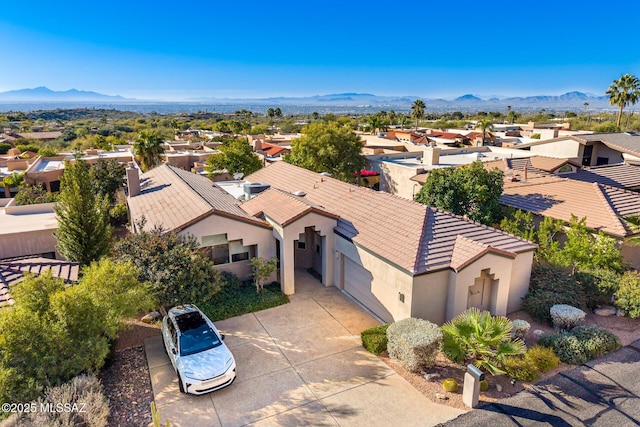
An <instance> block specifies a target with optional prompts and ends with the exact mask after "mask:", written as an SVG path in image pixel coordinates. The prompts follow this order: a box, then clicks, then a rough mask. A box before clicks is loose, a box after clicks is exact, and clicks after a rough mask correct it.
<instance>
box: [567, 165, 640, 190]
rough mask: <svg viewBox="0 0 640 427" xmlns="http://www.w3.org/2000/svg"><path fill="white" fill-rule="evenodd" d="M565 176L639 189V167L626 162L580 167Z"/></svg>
mask: <svg viewBox="0 0 640 427" xmlns="http://www.w3.org/2000/svg"><path fill="white" fill-rule="evenodd" d="M567 178H571V179H576V180H578V181H584V182H597V183H599V184H604V185H609V186H612V187H619V188H624V189H625V190H632V191H640V167H638V166H634V165H630V164H627V163H618V164H615V165H605V166H594V167H592V168H582V169H580V170H578V171H577V172H576V173H575V174H573V175H568V176H567Z"/></svg>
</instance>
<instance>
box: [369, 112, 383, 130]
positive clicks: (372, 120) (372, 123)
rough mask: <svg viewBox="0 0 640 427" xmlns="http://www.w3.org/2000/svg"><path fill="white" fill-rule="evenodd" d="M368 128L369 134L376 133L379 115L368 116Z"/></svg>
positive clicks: (378, 125) (378, 126) (379, 121)
mask: <svg viewBox="0 0 640 427" xmlns="http://www.w3.org/2000/svg"><path fill="white" fill-rule="evenodd" d="M368 122H369V130H370V131H371V135H374V134H375V133H376V130H377V129H378V128H380V123H381V120H380V116H378V115H377V114H374V115H372V116H370V117H369V120H368Z"/></svg>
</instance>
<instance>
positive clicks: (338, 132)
mask: <svg viewBox="0 0 640 427" xmlns="http://www.w3.org/2000/svg"><path fill="white" fill-rule="evenodd" d="M302 131H303V135H302V136H301V137H300V138H298V139H296V140H294V141H293V143H292V144H291V153H290V154H288V155H285V157H284V160H285V161H286V162H288V163H291V164H293V165H297V166H300V167H303V168H306V169H309V170H312V171H315V172H329V173H331V175H332V176H333V177H334V178H338V179H340V180H342V181H347V182H353V179H354V173H356V172H358V171H360V170H361V169H362V168H363V167H364V165H365V160H364V156H363V155H362V152H361V150H362V143H361V142H360V137H359V136H358V135H356V134H355V133H354V132H353V131H352V130H351V129H350V128H348V127H346V126H343V125H341V124H339V123H337V122H329V123H322V122H316V123H312V124H310V125H307V126H305V127H304V129H303V130H302Z"/></svg>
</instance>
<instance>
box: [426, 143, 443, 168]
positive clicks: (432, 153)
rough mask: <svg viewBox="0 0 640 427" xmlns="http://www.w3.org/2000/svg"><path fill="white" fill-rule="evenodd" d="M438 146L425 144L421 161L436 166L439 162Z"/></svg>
mask: <svg viewBox="0 0 640 427" xmlns="http://www.w3.org/2000/svg"><path fill="white" fill-rule="evenodd" d="M440 150H441V148H440V147H430V146H425V147H424V148H423V149H422V151H423V153H422V163H423V164H425V165H427V166H437V165H439V164H440Z"/></svg>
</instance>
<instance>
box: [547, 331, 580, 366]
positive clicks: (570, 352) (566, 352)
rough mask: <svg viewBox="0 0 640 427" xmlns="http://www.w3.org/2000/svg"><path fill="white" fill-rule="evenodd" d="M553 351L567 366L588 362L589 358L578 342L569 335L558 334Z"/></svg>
mask: <svg viewBox="0 0 640 427" xmlns="http://www.w3.org/2000/svg"><path fill="white" fill-rule="evenodd" d="M553 351H554V352H555V353H556V354H557V355H558V357H559V358H560V360H561V361H563V362H564V363H567V364H569V365H582V364H583V363H585V362H588V361H589V356H588V355H587V353H586V352H585V349H584V346H583V345H582V343H581V342H580V340H579V339H578V338H576V337H575V336H574V335H571V334H570V333H563V334H560V336H559V337H558V339H557V340H556V342H555V345H554V347H553Z"/></svg>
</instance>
